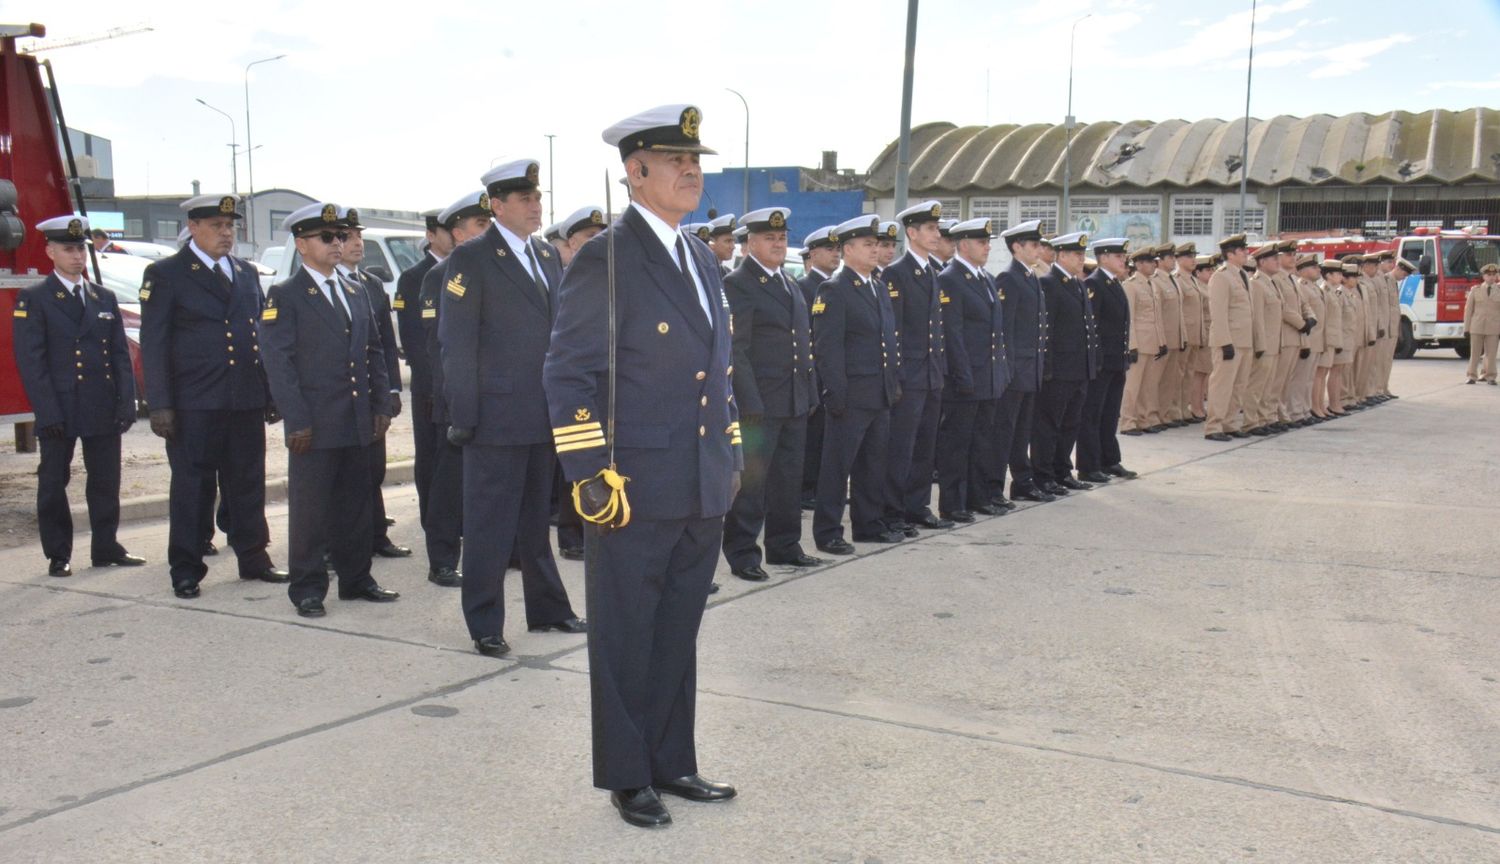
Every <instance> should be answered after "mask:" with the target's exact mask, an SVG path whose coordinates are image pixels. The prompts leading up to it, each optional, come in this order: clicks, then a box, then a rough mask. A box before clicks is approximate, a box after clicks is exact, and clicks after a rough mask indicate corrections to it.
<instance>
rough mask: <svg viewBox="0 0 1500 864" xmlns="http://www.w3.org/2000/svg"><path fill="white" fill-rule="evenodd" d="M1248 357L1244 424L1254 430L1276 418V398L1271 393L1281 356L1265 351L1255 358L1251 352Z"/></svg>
mask: <svg viewBox="0 0 1500 864" xmlns="http://www.w3.org/2000/svg"><path fill="white" fill-rule="evenodd" d="M1250 357H1251V361H1250V383H1249V385H1247V386H1246V388H1245V423H1246V424H1247V425H1248V426H1249V427H1250V428H1251V429H1254V428H1255V427H1257V426H1264V425H1265V424H1267V423H1269V422H1271V420H1272V419H1273V418H1275V416H1276V397H1275V396H1274V395H1272V392H1271V391H1272V387H1273V386H1274V383H1275V380H1276V361H1277V360H1279V359H1281V354H1280V353H1276V354H1272V353H1271V352H1269V351H1267V352H1266V353H1264V354H1262V355H1261V356H1260V357H1256V356H1255V353H1254V352H1251V354H1250ZM1267 402H1269V403H1270V404H1269V405H1267V404H1266V403H1267Z"/></svg>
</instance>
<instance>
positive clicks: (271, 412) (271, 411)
mask: <svg viewBox="0 0 1500 864" xmlns="http://www.w3.org/2000/svg"><path fill="white" fill-rule="evenodd" d="M265 416H266V425H267V426H270V425H271V424H273V423H280V422H281V412H280V411H277V410H276V406H275V405H273V404H267V405H266V415H265Z"/></svg>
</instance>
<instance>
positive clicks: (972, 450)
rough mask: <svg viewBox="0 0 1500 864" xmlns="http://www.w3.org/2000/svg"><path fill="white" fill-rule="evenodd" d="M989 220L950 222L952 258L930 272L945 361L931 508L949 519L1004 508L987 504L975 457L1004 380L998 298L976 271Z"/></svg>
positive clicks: (988, 432) (984, 253)
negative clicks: (935, 488)
mask: <svg viewBox="0 0 1500 864" xmlns="http://www.w3.org/2000/svg"><path fill="white" fill-rule="evenodd" d="M991 224H992V223H991V222H990V220H988V219H982V218H981V219H970V220H969V221H967V222H959V223H955V224H954V225H953V227H952V228H951V229H950V231H951V236H952V237H953V238H954V239H955V240H957V243H958V248H957V252H958V255H957V257H956V258H954V260H953V261H951V262H949V264H948V266H947V267H945V268H943V272H942V273H941V274H940V275H939V276H938V284H937V287H938V291H939V295H938V303H939V306H940V308H941V309H942V319H943V343H944V352H945V353H944V359H945V361H946V365H947V369H946V375H945V384H944V387H943V391H942V400H943V411H942V423H941V425H940V427H939V428H938V440H937V470H938V513H939V515H941V516H942V518H944V519H947V520H951V521H953V522H973V521H974V513H975V512H976V511H978V512H983V513H985V514H987V515H992V516H1001V515H1004V514H1005V513H1006V512H1008V511H1007V510H1006V509H1005V508H1004V507H999V508H995V507H992V506H991V505H990V503H989V498H988V497H987V496H986V495H985V493H986V491H987V489H988V486H987V484H986V483H985V481H984V478H983V477H981V476H980V474H979V470H978V466H979V457H980V455H981V454H982V453H983V452H984V451H985V450H987V449H992V448H993V447H994V438H993V433H994V422H995V404H996V402H997V401H998V400H999V398H1000V394H1001V393H1003V392H1005V385H1006V383H1007V382H1008V381H1009V380H1010V367H1009V366H1008V365H1007V363H1006V359H1005V323H1004V320H1003V319H1002V317H1001V306H1000V297H999V295H997V294H996V293H995V281H994V279H993V277H991V276H990V274H989V273H988V272H987V271H986V270H985V269H984V263H985V262H986V261H988V260H989V257H990V236H991V234H992V231H993V229H992V227H991Z"/></svg>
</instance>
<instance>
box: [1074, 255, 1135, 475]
mask: <svg viewBox="0 0 1500 864" xmlns="http://www.w3.org/2000/svg"><path fill="white" fill-rule="evenodd" d="M1083 285H1084V288H1085V289H1086V290H1087V291H1088V293H1089V295H1091V296H1090V302H1091V303H1092V304H1093V308H1094V320H1095V321H1096V322H1097V323H1098V330H1099V374H1098V377H1096V378H1094V380H1093V381H1090V382H1089V390H1088V395H1087V396H1086V397H1085V399H1084V402H1083V421H1082V423H1081V424H1080V426H1079V434H1078V471H1079V473H1082V474H1088V473H1091V472H1094V471H1101V472H1102V471H1104V469H1106V468H1109V467H1112V466H1114V465H1118V464H1120V440H1119V438H1118V437H1116V430H1117V429H1118V428H1119V426H1120V400H1121V398H1122V397H1123V396H1124V394H1125V370H1126V369H1127V368H1128V367H1129V365H1130V362H1129V360H1128V356H1129V353H1130V301H1129V300H1128V299H1127V298H1126V296H1125V288H1124V287H1123V286H1122V285H1120V280H1118V279H1116V278H1115V277H1113V276H1111V275H1109V273H1108V272H1107V271H1106V270H1105V269H1104V268H1103V267H1100V268H1099V269H1097V270H1095V271H1094V272H1093V273H1091V274H1089V277H1088V278H1087V279H1085V280H1083Z"/></svg>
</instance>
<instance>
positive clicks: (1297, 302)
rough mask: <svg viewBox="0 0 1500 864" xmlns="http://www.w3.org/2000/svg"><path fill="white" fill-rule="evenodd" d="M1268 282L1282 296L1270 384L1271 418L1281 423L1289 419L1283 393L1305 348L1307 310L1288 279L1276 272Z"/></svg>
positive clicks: (1295, 288)
mask: <svg viewBox="0 0 1500 864" xmlns="http://www.w3.org/2000/svg"><path fill="white" fill-rule="evenodd" d="M1271 281H1272V282H1273V283H1274V284H1275V285H1276V291H1277V293H1279V294H1280V295H1281V354H1280V356H1279V357H1277V359H1276V379H1275V382H1274V383H1273V385H1272V398H1273V399H1275V400H1276V415H1275V416H1274V417H1272V418H1271V419H1272V420H1280V421H1282V422H1283V423H1284V422H1286V421H1288V420H1291V419H1292V416H1291V411H1290V410H1288V408H1289V406H1288V405H1287V398H1286V392H1287V386H1288V385H1289V384H1290V383H1291V380H1292V372H1293V371H1294V370H1295V369H1296V368H1297V355H1299V354H1301V353H1302V349H1303V348H1304V347H1306V346H1305V343H1303V341H1302V340H1303V336H1302V327H1303V325H1304V324H1305V323H1306V317H1307V310H1306V309H1305V308H1303V306H1302V297H1301V295H1300V294H1298V293H1297V285H1296V283H1295V282H1294V281H1293V278H1292V277H1291V276H1289V275H1287V274H1286V273H1277V274H1276V275H1275V276H1272V277H1271Z"/></svg>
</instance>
